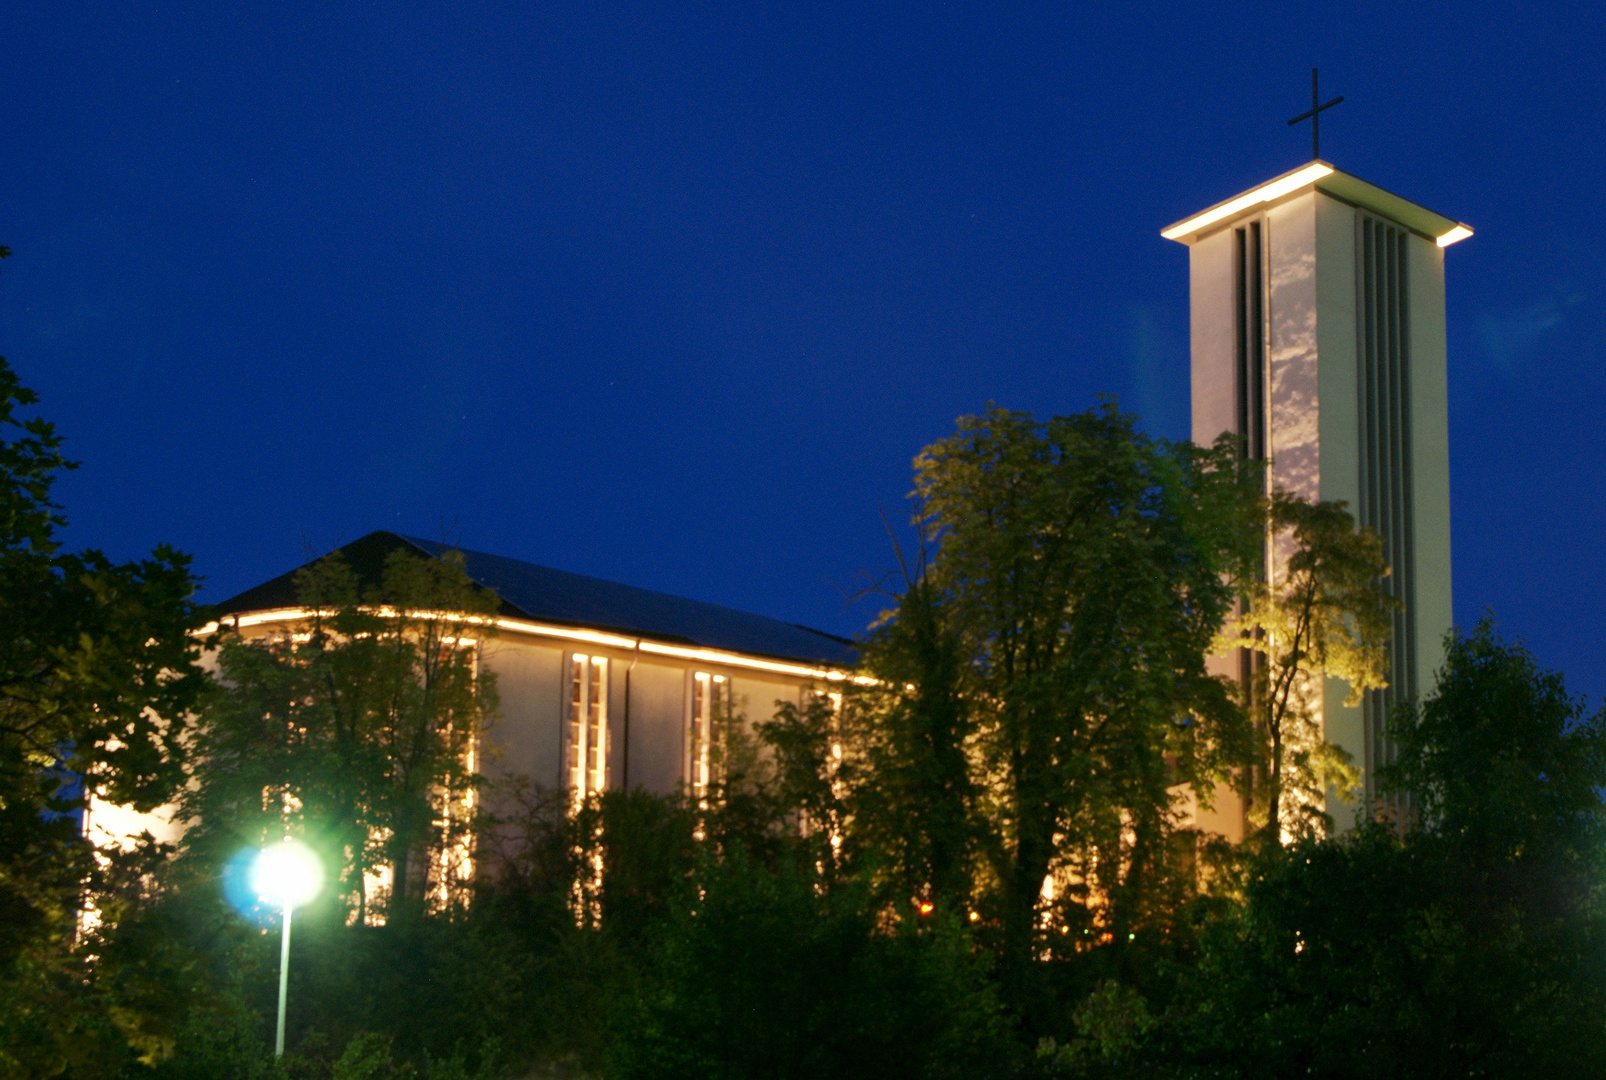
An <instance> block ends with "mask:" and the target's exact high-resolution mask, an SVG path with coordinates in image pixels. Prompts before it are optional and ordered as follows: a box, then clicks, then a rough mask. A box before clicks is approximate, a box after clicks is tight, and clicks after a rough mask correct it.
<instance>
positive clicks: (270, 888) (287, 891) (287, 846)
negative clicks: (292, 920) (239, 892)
mask: <svg viewBox="0 0 1606 1080" xmlns="http://www.w3.org/2000/svg"><path fill="white" fill-rule="evenodd" d="M322 885H323V866H322V865H321V864H320V863H319V862H318V857H317V856H316V855H314V854H313V853H312V852H311V851H309V850H308V849H307V847H306V845H305V844H300V843H297V842H296V841H294V840H291V839H290V838H289V837H286V838H285V841H284V843H282V844H269V845H268V846H267V847H265V848H263V849H262V854H260V855H258V856H257V858H256V862H255V863H254V864H253V865H252V867H251V888H252V889H253V890H255V892H256V894H257V895H258V896H260V897H261V898H262V899H263V900H265V901H267V902H268V903H270V904H272V905H273V906H274V907H281V908H298V907H301V906H303V905H304V904H306V903H307V902H308V901H310V900H311V899H312V898H313V897H315V896H317V895H318V889H319V888H320V887H321V886H322Z"/></svg>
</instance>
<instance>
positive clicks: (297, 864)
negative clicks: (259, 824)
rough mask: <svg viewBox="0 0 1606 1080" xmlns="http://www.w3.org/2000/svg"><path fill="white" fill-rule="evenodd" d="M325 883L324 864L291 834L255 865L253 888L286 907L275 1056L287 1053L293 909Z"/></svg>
mask: <svg viewBox="0 0 1606 1080" xmlns="http://www.w3.org/2000/svg"><path fill="white" fill-rule="evenodd" d="M322 884H323V867H322V866H321V865H320V864H319V862H318V857H317V856H316V855H314V854H313V853H312V852H311V851H309V850H307V848H306V846H305V845H304V844H299V843H297V842H296V841H294V840H292V839H290V838H289V837H288V836H287V837H285V838H284V843H282V844H270V845H269V846H267V847H265V848H263V849H262V853H261V854H260V855H258V856H257V857H256V862H255V863H254V864H253V865H252V867H251V888H252V889H253V890H255V891H256V894H257V895H258V896H260V897H261V898H262V899H263V900H266V901H268V902H269V903H271V904H272V905H273V906H274V907H281V908H283V909H284V933H283V934H282V935H281V936H280V938H279V1032H278V1034H277V1035H276V1036H275V1037H274V1040H273V1054H274V1056H275V1057H283V1056H284V1004H285V997H286V995H287V994H288V993H289V991H290V912H291V910H292V909H294V908H298V907H302V906H304V905H305V904H306V903H307V901H309V900H311V899H312V898H313V897H314V896H317V895H318V888H319V886H321V885H322Z"/></svg>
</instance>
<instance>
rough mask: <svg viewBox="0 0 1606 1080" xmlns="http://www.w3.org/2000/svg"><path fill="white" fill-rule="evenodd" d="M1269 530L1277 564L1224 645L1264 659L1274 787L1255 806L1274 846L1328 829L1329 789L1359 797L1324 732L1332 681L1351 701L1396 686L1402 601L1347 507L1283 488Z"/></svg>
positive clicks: (1379, 546)
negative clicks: (1397, 615)
mask: <svg viewBox="0 0 1606 1080" xmlns="http://www.w3.org/2000/svg"><path fill="white" fill-rule="evenodd" d="M1266 532H1267V535H1269V536H1270V537H1271V538H1272V546H1273V550H1274V552H1275V553H1276V556H1277V558H1276V560H1275V561H1276V562H1279V563H1281V565H1280V567H1278V568H1277V570H1276V572H1275V573H1274V574H1272V575H1271V576H1270V577H1267V576H1265V575H1262V576H1261V577H1260V579H1259V580H1257V581H1255V582H1254V583H1253V584H1252V585H1251V586H1250V588H1249V589H1248V600H1247V604H1246V605H1245V606H1244V611H1243V614H1242V615H1241V616H1240V617H1239V618H1237V619H1234V620H1233V621H1231V622H1230V623H1229V624H1228V626H1227V628H1226V630H1225V631H1224V633H1223V634H1222V636H1221V638H1220V639H1219V641H1218V643H1217V648H1218V649H1219V650H1221V651H1225V649H1227V648H1231V647H1234V646H1236V647H1239V648H1244V649H1249V650H1251V651H1252V652H1255V653H1258V654H1260V655H1261V656H1262V657H1264V662H1262V663H1261V664H1259V665H1258V666H1257V668H1256V671H1257V675H1258V677H1257V679H1256V685H1255V687H1254V690H1253V710H1252V711H1253V714H1254V718H1255V721H1256V724H1257V726H1258V727H1259V729H1260V733H1261V735H1262V737H1263V738H1264V740H1265V744H1266V745H1265V746H1264V747H1263V749H1262V753H1263V756H1264V762H1265V764H1264V766H1263V772H1264V774H1265V777H1266V782H1265V783H1264V784H1263V785H1260V790H1259V791H1257V792H1256V795H1257V796H1258V798H1257V800H1256V803H1257V805H1256V806H1255V810H1256V811H1257V812H1258V813H1257V816H1258V817H1259V818H1260V820H1261V822H1262V824H1263V827H1264V830H1265V832H1264V837H1265V840H1266V842H1268V843H1273V844H1280V843H1282V841H1283V834H1284V833H1285V832H1287V831H1292V832H1294V833H1296V834H1298V833H1303V832H1311V831H1315V830H1320V829H1323V828H1325V827H1326V825H1327V822H1326V820H1325V814H1324V813H1323V811H1322V810H1321V807H1322V805H1323V804H1324V802H1325V801H1326V796H1327V792H1328V791H1329V790H1333V791H1337V792H1338V793H1340V794H1341V795H1343V796H1345V797H1348V798H1354V797H1355V795H1356V794H1357V793H1358V787H1359V783H1360V774H1359V773H1358V772H1357V771H1356V769H1355V768H1354V765H1353V763H1352V762H1350V761H1349V760H1348V756H1347V755H1346V754H1345V752H1344V751H1343V750H1342V749H1341V748H1339V747H1337V746H1335V745H1333V744H1332V743H1330V742H1327V741H1326V740H1324V739H1323V738H1322V734H1321V700H1322V691H1323V680H1324V678H1327V677H1332V678H1339V679H1343V680H1345V681H1346V682H1347V684H1348V685H1349V691H1350V692H1349V701H1348V702H1347V703H1348V704H1350V705H1357V704H1359V703H1360V700H1361V694H1362V693H1363V692H1364V691H1367V690H1373V689H1378V688H1381V687H1383V686H1386V685H1387V676H1388V652H1387V645H1388V639H1389V633H1390V630H1391V628H1392V622H1391V619H1392V616H1393V614H1394V612H1395V611H1396V610H1397V609H1398V608H1399V602H1398V601H1397V600H1395V599H1393V598H1392V597H1391V596H1389V594H1388V593H1387V592H1386V591H1385V590H1384V588H1383V586H1382V579H1383V578H1384V577H1385V576H1387V574H1388V572H1389V567H1388V564H1387V563H1386V562H1384V561H1383V542H1382V540H1381V539H1379V537H1378V536H1377V534H1376V533H1373V532H1372V531H1371V530H1360V531H1357V530H1356V528H1355V519H1354V518H1353V517H1352V516H1351V515H1350V513H1349V511H1348V510H1346V509H1345V508H1344V504H1342V503H1315V504H1312V503H1307V502H1305V501H1303V500H1301V499H1298V498H1295V497H1293V496H1291V495H1288V494H1287V493H1285V492H1281V491H1279V492H1276V493H1275V494H1274V495H1273V496H1272V498H1271V500H1270V502H1269V503H1268V505H1267V525H1266Z"/></svg>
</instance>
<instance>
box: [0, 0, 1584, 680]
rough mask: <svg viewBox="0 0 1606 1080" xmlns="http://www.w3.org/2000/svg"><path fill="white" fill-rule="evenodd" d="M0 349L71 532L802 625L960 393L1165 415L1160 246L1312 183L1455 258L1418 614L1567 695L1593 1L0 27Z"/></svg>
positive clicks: (1167, 308) (119, 546) (66, 15)
mask: <svg viewBox="0 0 1606 1080" xmlns="http://www.w3.org/2000/svg"><path fill="white" fill-rule="evenodd" d="M3 25H4V26H5V28H6V33H5V37H4V40H5V43H6V47H5V49H4V54H3V63H0V102H3V107H0V243H5V244H8V245H9V246H10V247H11V248H12V249H13V251H14V252H15V254H14V257H13V258H11V259H9V260H7V261H6V262H5V264H3V266H0V275H3V276H0V353H3V354H4V355H5V356H6V357H7V358H8V359H9V360H10V361H11V362H12V364H13V365H14V366H15V367H16V368H17V369H18V371H19V372H20V373H21V375H22V377H23V379H24V381H25V382H26V383H27V384H29V385H31V386H33V387H35V388H36V389H37V390H39V391H40V393H41V394H42V395H43V398H44V403H43V408H42V411H43V414H44V415H46V416H48V417H49V418H51V419H53V420H55V421H56V422H57V423H58V425H59V427H60V429H61V431H62V432H63V434H65V435H66V437H67V439H68V449H69V452H70V454H71V455H72V456H74V457H76V458H78V459H80V460H82V461H83V462H84V466H83V468H82V469H81V470H80V471H78V472H77V473H74V474H72V475H71V476H69V477H68V478H67V479H66V480H65V481H64V482H63V483H62V484H61V486H60V496H61V499H62V501H63V502H64V503H65V504H66V507H67V511H68V514H69V517H70V518H71V520H72V526H71V528H70V530H69V533H68V539H69V541H70V542H71V543H72V544H74V545H77V546H97V547H101V548H104V549H105V550H107V551H108V552H109V553H110V554H112V555H114V556H116V557H119V558H132V557H135V556H137V555H139V554H140V553H142V552H144V551H147V550H148V549H149V548H150V547H151V546H152V545H153V544H155V543H157V542H160V541H166V542H169V543H172V544H174V545H177V546H178V547H180V548H182V549H184V550H187V551H189V552H191V553H193V554H194V556H195V559H196V567H197V570H198V571H199V573H200V574H202V575H203V576H204V577H205V579H206V585H205V590H204V593H203V598H204V599H209V600H219V599H223V598H225V597H227V596H229V595H231V594H232V593H234V592H236V591H239V590H240V589H242V588H245V587H247V586H250V585H253V584H256V583H258V582H260V581H262V580H265V579H267V578H269V577H271V576H274V575H276V574H279V573H281V572H283V571H284V570H286V569H288V568H290V567H291V566H294V565H296V564H297V563H299V562H300V561H302V559H303V556H304V553H305V552H307V551H309V550H311V551H316V552H323V551H326V550H328V549H329V548H331V547H333V546H335V545H338V544H340V543H342V542H345V541H348V540H352V539H355V538H357V537H358V536H361V535H363V534H365V533H367V532H369V531H371V530H374V529H380V528H385V529H394V530H398V531H402V532H408V533H412V534H415V535H420V536H424V537H427V538H432V539H438V538H440V537H441V536H442V535H443V534H445V535H448V536H449V537H450V538H451V539H453V540H455V541H456V542H458V543H460V544H461V545H463V546H465V547H470V548H475V549H479V550H485V551H492V552H496V553H499V554H503V555H509V556H514V557H518V558H523V559H528V560H531V561H533V562H538V563H542V564H545V565H549V566H555V567H560V568H563V569H567V570H574V571H579V572H582V573H587V574H594V575H597V576H600V577H605V578H610V579H613V580H618V581H624V582H629V583H632V584H637V585H643V586H647V587H650V588H656V589H662V590H666V591H670V592H675V593H679V594H682V595H686V596H691V597H696V598H699V599H703V600H710V601H714V602H718V603H723V604H729V605H732V606H735V607H740V608H745V609H749V610H752V611H758V612H762V613H765V614H768V615H773V616H777V617H780V618H783V619H787V620H790V621H796V622H802V623H807V624H810V625H813V626H816V627H819V628H822V629H827V630H832V631H836V632H839V633H844V634H852V633H855V632H857V631H859V630H861V629H862V628H863V627H864V625H865V624H866V623H867V622H868V621H869V620H870V619H871V618H873V617H874V615H875V613H876V609H877V604H876V603H875V602H874V601H873V600H871V601H861V602H859V603H858V604H855V605H850V604H848V603H847V602H846V600H845V593H846V592H851V591H852V590H853V589H854V587H855V581H856V577H857V575H858V572H859V571H860V570H861V569H862V568H872V569H873V568H876V567H882V566H887V565H890V563H891V561H892V559H891V553H890V551H889V547H888V542H887V539H886V537H885V535H884V533H883V531H882V525H881V520H880V517H879V512H880V511H881V510H885V511H886V512H887V513H888V514H889V515H890V516H892V517H893V518H894V519H895V520H898V521H902V520H904V519H906V517H907V513H908V510H907V504H906V503H905V501H904V498H905V495H906V493H907V491H908V488H909V463H910V459H911V458H912V457H913V455H914V454H915V453H916V452H917V451H918V450H919V449H920V448H921V447H922V446H923V445H925V444H926V443H928V442H930V441H932V440H933V439H935V438H938V437H940V436H942V435H943V434H945V433H947V432H948V431H950V430H951V429H952V425H953V421H954V419H955V417H957V416H959V415H960V414H962V413H967V412H972V411H975V410H977V409H979V408H981V407H982V406H983V405H985V404H986V403H987V402H988V401H989V400H995V401H997V402H998V403H1000V404H1003V405H1007V406H1009V407H1012V408H1017V409H1027V410H1031V411H1034V412H1036V413H1039V414H1042V415H1049V414H1054V413H1064V412H1071V411H1080V410H1082V409H1086V408H1088V407H1089V406H1091V405H1093V404H1094V403H1095V401H1096V397H1097V395H1098V394H1100V393H1111V394H1115V395H1118V396H1119V398H1120V400H1121V402H1122V404H1123V405H1124V406H1125V407H1127V408H1129V409H1131V410H1133V411H1136V412H1138V413H1140V414H1141V415H1142V416H1143V417H1144V418H1145V423H1146V426H1147V427H1148V429H1149V430H1150V431H1152V432H1154V433H1156V434H1159V435H1163V436H1166V437H1171V438H1182V437H1186V435H1187V433H1188V432H1187V416H1188V379H1187V358H1188V337H1187V306H1186V304H1187V252H1186V249H1185V248H1183V247H1182V246H1180V245H1178V244H1173V243H1169V242H1167V241H1164V240H1162V239H1160V237H1159V235H1158V233H1159V229H1160V228H1161V227H1162V226H1164V225H1167V224H1169V223H1170V222H1172V221H1174V220H1176V219H1177V218H1180V217H1182V216H1184V215H1186V214H1188V213H1190V212H1192V211H1195V210H1199V209H1202V208H1203V207H1205V206H1207V205H1209V204H1211V203H1214V202H1217V201H1219V200H1221V199H1223V198H1226V197H1228V196H1230V195H1233V194H1236V193H1237V192H1239V191H1241V190H1242V189H1244V188H1246V187H1249V186H1251V185H1253V184H1255V183H1258V182H1259V181H1262V180H1265V179H1267V178H1269V177H1271V176H1273V175H1276V174H1278V173H1281V172H1283V171H1285V170H1287V169H1290V168H1292V167H1294V166H1296V165H1299V164H1301V163H1302V162H1303V161H1304V160H1305V159H1306V158H1307V157H1308V156H1309V153H1310V140H1309V134H1308V129H1307V128H1304V127H1302V128H1299V129H1291V128H1289V127H1287V126H1286V124H1285V121H1286V120H1287V118H1288V117H1290V116H1292V115H1294V114H1295V113H1297V112H1299V111H1302V110H1303V109H1305V108H1307V107H1308V106H1309V94H1310V86H1309V78H1310V68H1311V67H1312V66H1313V65H1319V66H1320V67H1321V69H1322V79H1323V89H1324V91H1326V93H1324V97H1325V96H1328V95H1330V94H1331V95H1336V94H1343V95H1344V96H1345V99H1346V100H1345V102H1344V104H1342V105H1340V106H1339V107H1337V108H1336V109H1334V110H1331V111H1329V112H1327V113H1325V114H1324V116H1323V125H1322V134H1323V141H1322V150H1323V156H1324V157H1325V158H1327V159H1329V160H1330V161H1332V162H1334V163H1335V164H1336V165H1338V166H1339V167H1340V168H1342V169H1345V170H1348V171H1350V172H1353V173H1356V174H1358V175H1360V176H1362V177H1364V178H1365V179H1368V180H1370V181H1372V182H1373V183H1376V184H1378V185H1380V186H1382V187H1385V188H1388V189H1390V190H1392V191H1395V192H1398V193H1399V194H1402V195H1404V196H1406V197H1407V198H1410V199H1413V200H1415V201H1417V202H1420V203H1423V204H1424V205H1426V206H1428V207H1430V208H1432V209H1435V210H1438V211H1440V212H1442V213H1444V214H1446V215H1448V216H1450V217H1453V218H1457V219H1459V220H1462V221H1466V222H1468V223H1470V224H1471V225H1472V226H1473V227H1474V228H1475V229H1476V230H1477V235H1476V236H1475V237H1474V238H1473V239H1471V240H1468V241H1465V242H1463V243H1461V244H1459V245H1457V246H1455V247H1453V248H1451V249H1449V251H1448V253H1447V263H1448V282H1449V319H1450V327H1449V332H1450V439H1451V475H1452V485H1453V491H1452V506H1453V514H1454V545H1455V547H1454V559H1455V564H1454V573H1455V597H1456V617H1457V619H1458V621H1460V622H1461V623H1462V624H1464V625H1465V624H1469V623H1470V622H1472V621H1473V620H1475V619H1476V618H1477V617H1478V615H1479V613H1480V612H1482V611H1483V610H1485V609H1488V610H1492V611H1493V612H1494V614H1495V616H1496V618H1497V621H1498V623H1499V624H1500V625H1501V626H1502V627H1503V629H1504V630H1505V631H1506V632H1508V633H1510V634H1513V635H1517V636H1521V637H1524V638H1526V639H1527V641H1528V642H1529V644H1530V646H1531V647H1532V648H1533V649H1534V651H1535V652H1536V654H1537V655H1538V657H1539V659H1540V660H1541V662H1542V663H1544V664H1546V665H1548V666H1551V667H1556V668H1560V669H1562V670H1563V671H1564V672H1565V673H1566V674H1567V676H1568V680H1569V684H1570V685H1571V686H1572V688H1573V689H1575V690H1577V691H1581V692H1586V693H1588V694H1589V695H1590V696H1591V698H1592V699H1593V701H1594V702H1596V703H1597V704H1598V702H1599V700H1600V697H1601V695H1602V693H1603V692H1606V656H1603V650H1602V640H1603V637H1606V633H1603V631H1606V555H1603V546H1602V542H1601V536H1602V532H1603V527H1606V494H1603V485H1602V481H1601V477H1602V475H1603V473H1606V437H1603V435H1606V431H1603V428H1606V424H1603V420H1602V406H1603V404H1606V367H1603V364H1602V358H1603V352H1606V217H1603V215H1602V213H1601V190H1602V176H1603V175H1606V122H1603V119H1602V118H1603V116H1606V80H1603V76H1602V73H1601V71H1602V69H1601V63H1602V58H1603V56H1606V15H1603V10H1602V8H1601V7H1600V6H1599V5H1598V4H1597V5H1577V6H1567V5H1562V4H1546V5H1523V6H1517V5H1512V6H1508V7H1494V6H1484V7H1478V6H1476V5H1472V4H1454V5H1449V4H1447V5H1442V6H1440V7H1438V8H1437V9H1430V8H1429V7H1427V6H1426V5H1415V4H1400V3H1387V4H1372V5H1361V4H1343V5H1338V4H1333V5H1321V6H1312V7H1309V8H1305V9H1302V10H1295V9H1292V8H1291V7H1290V6H1289V5H1283V4H1278V5H1264V6H1258V7H1257V6H1256V5H1253V4H1235V5H1221V4H1209V5H1194V6H1192V7H1189V8H1185V7H1182V6H1180V5H1177V4H1164V5H1154V6H1151V7H1147V8H1138V7H1135V6H1134V7H1128V6H1119V5H1075V6H1067V5H1042V6H1028V5H1024V4H988V5H975V6H970V7H939V6H937V5H934V4H931V3H918V4H909V5H906V6H903V7H886V6H867V5H864V4H852V5H841V6H839V7H827V6H825V5H794V4H785V5H771V4H755V3H747V4H730V5H728V6H719V5H711V4H697V3H689V2H684V0H683V2H676V3H663V4H659V5H626V4H595V3H589V4H572V5H561V6H560V5H551V4H533V3H527V4H506V5H503V4H492V3H459V4H452V5H446V4H407V3H401V2H393V3H384V4H379V3H347V2H341V0H326V2H322V3H318V4H295V3H286V2H279V3H274V4H264V5H257V6H245V5H233V4H220V3H217V2H215V0H214V2H209V3H204V4H188V5H185V4H171V3H152V2H142V3H121V4H82V5H68V4H38V3H34V4H20V3H9V4H5V5H4V22H3Z"/></svg>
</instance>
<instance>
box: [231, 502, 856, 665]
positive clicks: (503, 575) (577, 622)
mask: <svg viewBox="0 0 1606 1080" xmlns="http://www.w3.org/2000/svg"><path fill="white" fill-rule="evenodd" d="M450 549H451V545H449V544H441V543H435V542H433V541H429V540H420V539H417V538H416V537H410V536H402V535H400V534H398V533H392V532H372V533H369V534H368V535H367V536H364V537H363V538H362V539H360V540H354V541H352V542H351V543H349V544H347V545H346V546H345V547H343V548H341V549H340V551H341V553H342V554H343V555H344V556H345V558H346V560H347V562H349V563H350V564H351V567H352V569H353V570H354V571H355V572H356V574H357V577H358V580H359V581H361V582H362V583H363V584H364V585H366V586H368V587H370V588H372V587H374V586H376V585H378V583H379V580H380V577H381V574H382V572H383V569H384V564H385V560H386V559H387V558H388V557H389V556H390V553H391V552H393V551H396V550H409V551H416V552H417V553H419V554H420V555H424V556H428V557H430V558H438V557H439V556H440V555H441V554H442V553H443V552H445V551H447V550H450ZM458 550H461V551H462V554H463V560H464V562H463V566H464V570H465V571H466V572H467V574H468V576H469V578H470V579H472V580H473V581H474V583H475V584H477V585H479V586H480V587H481V588H484V589H487V590H489V591H490V592H492V593H495V594H496V596H497V598H498V599H499V600H500V601H501V603H502V614H504V615H508V616H512V617H514V618H525V619H533V620H537V621H540V622H546V623H553V624H557V625H560V626H574V627H585V628H588V629H593V630H607V631H611V632H613V633H619V634H627V635H630V636H633V637H648V638H653V639H655V640H658V641H668V642H676V643H681V644H688V645H698V646H702V647H704V648H711V649H725V650H728V651H730V652H739V653H747V654H749V655H756V656H767V657H773V658H776V659H781V660H797V661H806V662H808V663H816V664H830V665H833V666H851V665H852V664H854V663H855V662H856V661H857V659H858V650H857V649H856V648H855V647H854V645H853V643H852V642H851V641H849V640H847V639H846V638H840V637H837V636H836V635H834V634H827V633H825V632H824V631H821V630H811V629H809V628H808V627H806V626H798V625H796V624H794V623H786V622H781V621H780V620H779V619H771V618H769V617H767V616H764V615H754V614H752V613H751V612H747V611H737V610H736V609H735V608H728V607H721V606H720V605H718V604H707V603H704V602H703V601H701V600H687V599H686V598H684V597H680V596H671V595H670V594H669V593H661V592H655V591H653V590H651V589H641V588H637V587H636V586H634V585H621V584H619V583H618V582H614V581H604V580H602V579H601V578H594V577H587V576H585V575H584V574H571V573H569V572H568V571H566V570H554V569H552V568H550V567H546V566H537V565H535V564H534V563H527V562H523V561H521V560H519V559H509V558H506V557H505V556H502V555H489V554H486V553H485V552H480V551H466V550H462V549H458ZM295 574H296V571H293V570H292V571H290V572H289V573H287V574H281V575H279V576H278V577H276V578H274V579H273V580H271V581H266V582H263V583H262V584H261V585H258V586H256V587H255V588H251V589H247V590H246V591H245V592H243V593H240V594H239V595H238V596H235V597H233V598H231V599H229V600H226V601H224V602H223V603H221V604H219V605H217V608H216V610H217V612H218V613H219V614H220V615H232V614H237V613H240V612H245V611H262V610H267V609H271V608H282V607H294V606H295V605H296V603H297V597H296V588H295Z"/></svg>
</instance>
